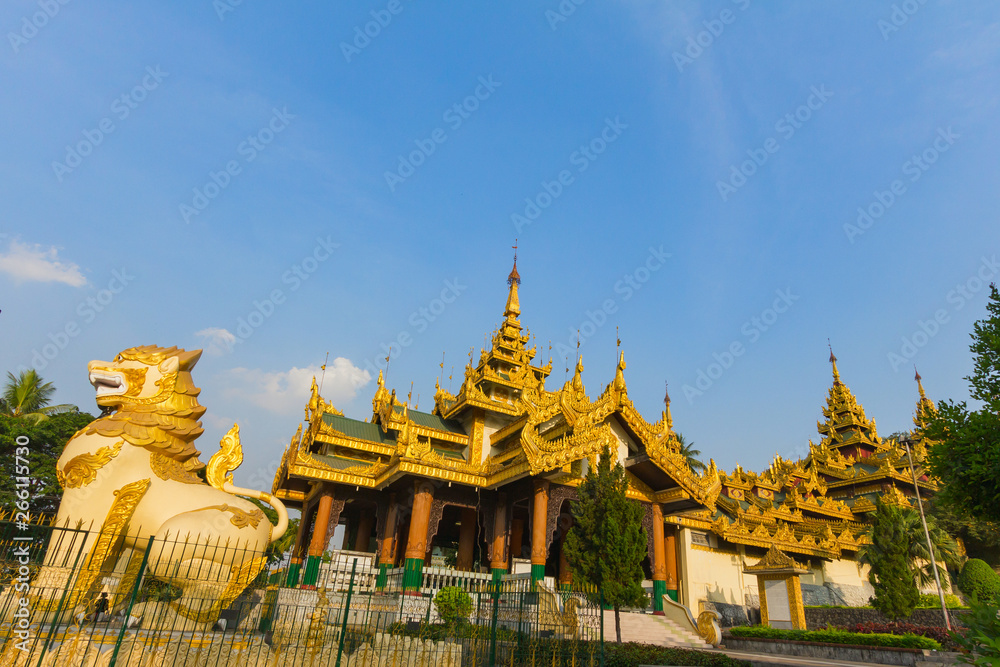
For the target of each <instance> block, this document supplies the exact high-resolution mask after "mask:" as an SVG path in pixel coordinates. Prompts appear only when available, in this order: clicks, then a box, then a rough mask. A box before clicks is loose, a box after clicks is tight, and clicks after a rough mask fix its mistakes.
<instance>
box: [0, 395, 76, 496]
mask: <svg viewBox="0 0 1000 667" xmlns="http://www.w3.org/2000/svg"><path fill="white" fill-rule="evenodd" d="M93 420H94V417H93V416H92V415H89V414H87V413H84V412H64V413H61V414H56V415H52V416H51V417H49V418H48V419H45V420H43V421H34V420H28V419H22V418H19V417H11V416H8V415H0V507H4V508H8V509H9V508H12V507H14V506H15V505H14V500H15V497H16V490H17V489H16V487H15V479H14V478H15V477H17V476H18V475H16V474H15V473H16V472H17V470H16V465H17V463H21V464H22V465H23V462H19V461H18V460H17V458H16V457H15V452H16V448H17V447H18V446H19V445H18V444H17V438H18V437H21V436H23V437H26V438H27V439H28V444H27V445H26V447H27V448H28V456H27V459H28V465H27V467H28V471H29V474H28V475H27V476H28V477H30V478H31V479H32V484H31V493H30V501H29V507H30V511H31V512H32V513H33V514H34V513H42V514H49V515H54V514H55V513H56V510H57V509H58V508H59V499H60V497H61V494H62V489H61V488H60V486H59V482H58V480H57V479H56V460H57V459H58V458H59V455H60V454H62V451H63V448H64V447H65V446H66V443H67V442H68V441H69V439H70V438H72V437H73V435H74V434H75V433H76V432H77V431H79V430H80V429H81V428H83V427H84V426H86V425H87V424H89V423H90V422H92V421H93ZM22 442H24V440H23V439H22Z"/></svg>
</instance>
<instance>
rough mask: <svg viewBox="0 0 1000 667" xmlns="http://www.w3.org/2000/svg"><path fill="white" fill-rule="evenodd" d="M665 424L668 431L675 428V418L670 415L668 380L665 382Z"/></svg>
mask: <svg viewBox="0 0 1000 667" xmlns="http://www.w3.org/2000/svg"><path fill="white" fill-rule="evenodd" d="M663 424H664V426H665V427H666V429H667V431H669V430H670V429H671V428H673V425H674V419H673V417H672V416H671V415H670V389H669V387H668V386H667V383H666V381H664V383H663Z"/></svg>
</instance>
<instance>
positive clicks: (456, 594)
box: [434, 586, 472, 628]
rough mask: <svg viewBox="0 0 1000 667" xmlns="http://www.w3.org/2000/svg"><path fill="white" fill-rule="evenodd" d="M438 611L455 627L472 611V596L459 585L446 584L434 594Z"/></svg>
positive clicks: (444, 619) (445, 622)
mask: <svg viewBox="0 0 1000 667" xmlns="http://www.w3.org/2000/svg"><path fill="white" fill-rule="evenodd" d="M434 606H435V607H436V608H437V613H438V615H439V616H440V617H441V620H442V621H444V624H445V625H446V626H448V627H449V628H454V627H455V626H457V625H458V624H459V623H460V622H461V621H464V620H466V619H467V618H469V614H471V613H472V598H471V597H469V594H468V593H466V592H465V590H464V589H462V588H459V587H458V586H446V587H445V588H442V589H441V590H439V591H438V592H437V595H435V596H434Z"/></svg>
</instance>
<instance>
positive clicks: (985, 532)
mask: <svg viewBox="0 0 1000 667" xmlns="http://www.w3.org/2000/svg"><path fill="white" fill-rule="evenodd" d="M924 509H925V511H926V512H927V515H928V518H931V517H933V519H934V522H935V523H936V524H937V525H938V527H940V528H941V529H942V530H944V531H945V532H947V533H948V534H949V535H954V536H955V537H956V538H958V539H961V540H962V543H963V544H964V545H965V552H966V554H967V555H968V556H969V558H980V559H982V560H984V561H986V562H987V563H989V564H990V566H991V567H998V566H1000V523H995V522H993V521H986V520H985V519H979V518H976V517H974V516H972V515H971V514H969V513H967V512H963V511H962V510H961V508H957V507H955V506H953V505H947V504H945V503H943V502H942V501H941V499H940V498H939V497H937V496H935V497H934V498H931V500H930V501H929V502H928V503H927V504H926V505H925V507H924ZM949 567H951V566H950V565H949Z"/></svg>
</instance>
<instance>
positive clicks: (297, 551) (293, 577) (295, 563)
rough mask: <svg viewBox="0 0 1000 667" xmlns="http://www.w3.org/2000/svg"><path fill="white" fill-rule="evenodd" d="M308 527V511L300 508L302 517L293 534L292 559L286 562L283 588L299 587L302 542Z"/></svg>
mask: <svg viewBox="0 0 1000 667" xmlns="http://www.w3.org/2000/svg"><path fill="white" fill-rule="evenodd" d="M308 525H309V509H308V508H306V507H304V508H302V516H301V517H300V518H299V528H298V530H297V531H296V532H295V546H294V547H292V557H291V558H290V559H289V561H288V572H287V574H286V576H285V586H287V587H288V588H295V587H296V586H298V585H299V575H300V574H301V573H302V542H303V540H304V539H305V533H306V529H307V527H308Z"/></svg>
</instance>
